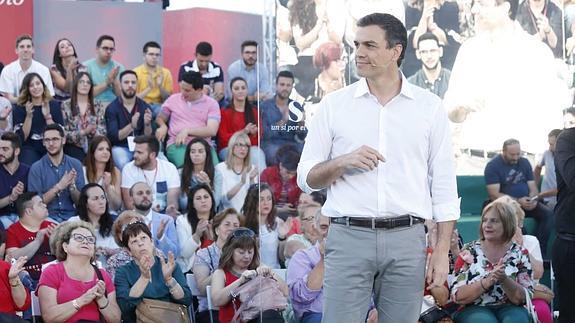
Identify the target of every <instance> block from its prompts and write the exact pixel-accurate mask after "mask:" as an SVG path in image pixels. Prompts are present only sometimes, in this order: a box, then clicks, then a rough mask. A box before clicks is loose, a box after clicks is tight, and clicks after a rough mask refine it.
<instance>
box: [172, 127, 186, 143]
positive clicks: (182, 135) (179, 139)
mask: <svg viewBox="0 0 575 323" xmlns="http://www.w3.org/2000/svg"><path fill="white" fill-rule="evenodd" d="M188 135H189V134H188V129H182V131H180V133H178V135H177V136H176V141H175V143H176V145H177V146H181V145H185V144H186V139H188Z"/></svg>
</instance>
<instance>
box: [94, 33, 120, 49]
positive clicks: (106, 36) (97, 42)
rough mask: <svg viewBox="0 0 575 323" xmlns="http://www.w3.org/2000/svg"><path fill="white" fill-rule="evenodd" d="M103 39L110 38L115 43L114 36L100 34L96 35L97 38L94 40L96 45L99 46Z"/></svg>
mask: <svg viewBox="0 0 575 323" xmlns="http://www.w3.org/2000/svg"><path fill="white" fill-rule="evenodd" d="M104 40H111V41H112V42H113V43H114V44H116V41H115V40H114V37H112V36H110V35H102V36H100V37H98V40H97V41H96V47H100V45H102V42H103V41H104Z"/></svg>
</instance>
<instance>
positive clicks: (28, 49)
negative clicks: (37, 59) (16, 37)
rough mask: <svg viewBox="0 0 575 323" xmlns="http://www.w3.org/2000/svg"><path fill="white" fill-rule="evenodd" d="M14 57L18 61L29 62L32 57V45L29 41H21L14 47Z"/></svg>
mask: <svg viewBox="0 0 575 323" xmlns="http://www.w3.org/2000/svg"><path fill="white" fill-rule="evenodd" d="M16 55H18V58H19V59H24V60H30V59H32V57H33V56H34V45H32V41H31V40H30V39H24V40H21V41H20V42H19V43H18V46H16Z"/></svg>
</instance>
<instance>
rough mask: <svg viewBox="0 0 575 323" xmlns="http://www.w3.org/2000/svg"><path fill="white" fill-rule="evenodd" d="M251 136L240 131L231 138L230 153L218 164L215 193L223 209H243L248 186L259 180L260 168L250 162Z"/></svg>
mask: <svg viewBox="0 0 575 323" xmlns="http://www.w3.org/2000/svg"><path fill="white" fill-rule="evenodd" d="M250 145H251V142H250V138H249V137H248V135H247V134H245V133H244V132H242V131H238V132H236V133H234V134H233V136H232V137H231V138H230V142H229V147H230V153H229V154H228V156H226V160H225V161H223V162H221V163H219V164H218V165H217V166H216V174H215V179H214V186H215V189H214V195H215V199H216V205H219V206H220V208H221V209H224V208H229V207H232V208H234V209H236V210H241V208H242V206H243V204H244V200H245V197H246V193H247V191H248V187H249V186H250V184H254V183H256V182H257V177H258V170H257V168H256V167H254V166H253V165H252V164H251V163H250Z"/></svg>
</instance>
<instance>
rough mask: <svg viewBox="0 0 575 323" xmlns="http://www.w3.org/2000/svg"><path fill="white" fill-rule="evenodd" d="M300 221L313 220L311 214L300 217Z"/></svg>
mask: <svg viewBox="0 0 575 323" xmlns="http://www.w3.org/2000/svg"><path fill="white" fill-rule="evenodd" d="M301 220H302V221H311V220H313V216H310V217H307V218H303V217H302V218H301Z"/></svg>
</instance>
